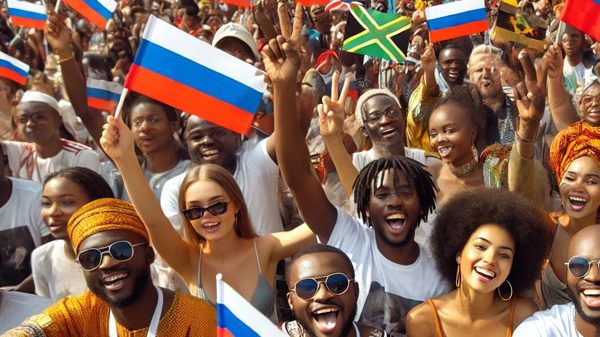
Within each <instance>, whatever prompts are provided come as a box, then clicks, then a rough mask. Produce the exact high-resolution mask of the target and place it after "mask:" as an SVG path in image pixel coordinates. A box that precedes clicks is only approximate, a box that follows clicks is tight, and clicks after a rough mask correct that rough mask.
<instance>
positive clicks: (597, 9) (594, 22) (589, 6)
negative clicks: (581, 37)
mask: <svg viewBox="0 0 600 337" xmlns="http://www.w3.org/2000/svg"><path fill="white" fill-rule="evenodd" d="M561 20H562V21H564V22H565V23H568V24H569V25H571V26H573V27H575V28H577V29H579V30H581V31H582V32H585V33H587V34H588V35H589V36H591V37H592V38H593V39H594V40H596V41H600V0H567V3H566V5H565V7H564V8H563V11H562V17H561Z"/></svg>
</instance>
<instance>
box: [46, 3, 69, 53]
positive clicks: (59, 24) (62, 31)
mask: <svg viewBox="0 0 600 337" xmlns="http://www.w3.org/2000/svg"><path fill="white" fill-rule="evenodd" d="M45 33H46V34H45V35H46V40H47V41H48V44H50V47H52V50H53V51H54V54H56V55H58V57H59V59H65V58H68V57H72V56H73V52H72V51H71V30H70V29H69V28H68V27H67V26H66V25H65V23H64V22H63V20H62V19H61V18H60V17H59V16H58V15H57V14H56V13H52V12H50V13H48V24H47V26H46V30H45Z"/></svg>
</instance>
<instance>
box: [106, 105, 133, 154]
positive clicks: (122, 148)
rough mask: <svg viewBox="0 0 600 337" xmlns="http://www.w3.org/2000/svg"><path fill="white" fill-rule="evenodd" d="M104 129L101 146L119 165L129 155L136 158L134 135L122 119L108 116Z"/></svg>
mask: <svg viewBox="0 0 600 337" xmlns="http://www.w3.org/2000/svg"><path fill="white" fill-rule="evenodd" d="M103 129H104V131H102V137H101V138H100V145H102V148H103V149H104V152H106V154H107V155H108V156H109V157H110V158H111V159H112V160H113V161H114V162H115V163H116V164H117V165H118V163H119V161H120V160H121V159H123V158H125V157H126V156H128V155H131V156H135V152H134V148H133V134H132V132H131V130H129V128H128V127H127V125H125V123H124V122H123V120H122V119H121V118H120V117H119V118H115V117H114V116H108V118H107V120H106V124H104V126H103Z"/></svg>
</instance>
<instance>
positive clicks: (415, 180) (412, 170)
mask: <svg viewBox="0 0 600 337" xmlns="http://www.w3.org/2000/svg"><path fill="white" fill-rule="evenodd" d="M390 169H391V170H393V171H395V172H401V173H403V174H404V175H405V176H406V179H407V180H408V182H409V184H410V185H411V187H412V188H414V189H416V191H417V196H418V197H419V205H420V206H421V220H423V221H427V215H428V214H429V213H430V212H433V211H434V210H435V201H436V195H435V194H436V192H437V187H436V186H435V183H434V182H433V179H432V177H431V173H429V172H427V170H425V167H424V166H423V164H421V163H419V162H417V161H416V160H413V159H411V158H407V157H404V156H390V157H384V158H380V159H377V160H374V161H372V162H370V163H369V164H368V165H367V166H365V167H364V168H363V169H362V170H361V171H360V173H358V177H356V180H355V181H354V185H353V186H352V189H353V190H354V201H355V202H356V210H357V212H358V216H359V217H360V219H361V220H362V221H363V222H366V220H367V218H368V216H367V210H368V208H369V203H370V199H371V194H372V193H373V191H372V190H373V186H374V185H375V184H376V181H375V180H376V179H377V177H378V176H379V173H380V172H383V171H387V170H390ZM397 179H398V177H397V176H395V177H394V183H396V180H397ZM379 184H380V182H378V183H377V185H379Z"/></svg>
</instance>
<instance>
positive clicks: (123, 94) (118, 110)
mask: <svg viewBox="0 0 600 337" xmlns="http://www.w3.org/2000/svg"><path fill="white" fill-rule="evenodd" d="M59 1H60V0H59ZM128 93H129V89H127V88H123V91H122V92H121V97H119V104H117V108H116V109H115V119H118V118H119V117H120V116H121V110H123V104H125V97H127V94H128Z"/></svg>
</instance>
